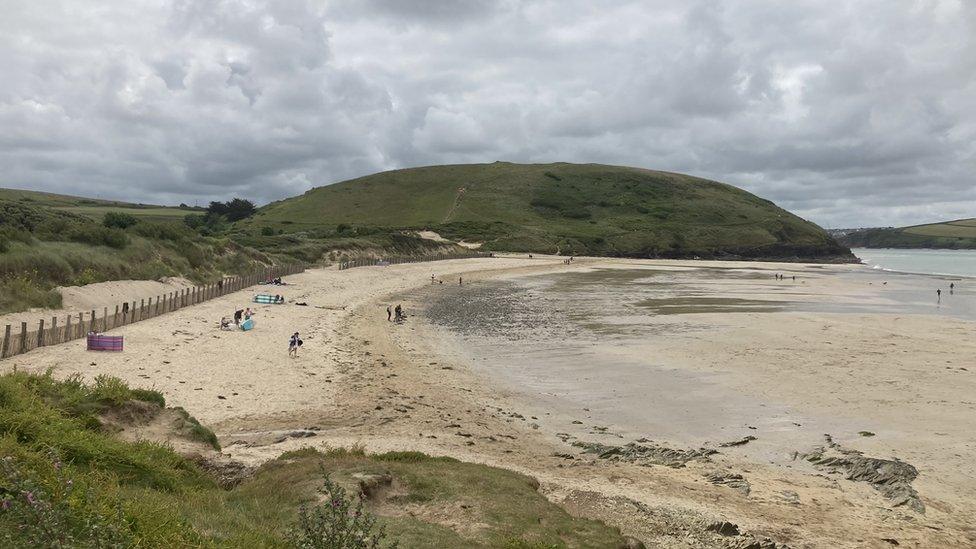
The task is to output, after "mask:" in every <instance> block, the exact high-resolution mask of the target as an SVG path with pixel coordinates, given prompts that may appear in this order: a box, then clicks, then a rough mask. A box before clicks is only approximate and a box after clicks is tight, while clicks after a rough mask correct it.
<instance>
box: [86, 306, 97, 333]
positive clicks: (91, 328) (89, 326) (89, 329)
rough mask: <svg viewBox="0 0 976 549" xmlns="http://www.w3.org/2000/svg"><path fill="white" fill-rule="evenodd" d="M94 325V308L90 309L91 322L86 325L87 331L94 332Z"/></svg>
mask: <svg viewBox="0 0 976 549" xmlns="http://www.w3.org/2000/svg"><path fill="white" fill-rule="evenodd" d="M96 326H97V325H96V324H95V309H92V317H91V324H89V325H88V331H89V332H95V331H97V330H95V327H96Z"/></svg>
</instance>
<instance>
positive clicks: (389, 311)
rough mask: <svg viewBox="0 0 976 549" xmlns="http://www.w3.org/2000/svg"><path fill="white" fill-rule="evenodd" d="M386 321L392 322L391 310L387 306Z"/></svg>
mask: <svg viewBox="0 0 976 549" xmlns="http://www.w3.org/2000/svg"><path fill="white" fill-rule="evenodd" d="M386 321H387V322H393V309H391V308H390V306H389V305H387V306H386Z"/></svg>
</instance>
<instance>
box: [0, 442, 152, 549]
mask: <svg viewBox="0 0 976 549" xmlns="http://www.w3.org/2000/svg"><path fill="white" fill-rule="evenodd" d="M46 465H48V466H47V467H46V469H48V474H47V475H46V476H47V477H48V478H47V479H42V478H40V477H39V476H38V475H37V474H36V473H35V474H31V473H32V472H29V471H25V470H24V468H23V467H22V466H20V465H18V464H17V463H16V462H14V460H13V458H11V457H5V458H2V459H0V483H2V486H3V488H4V492H5V493H4V494H3V496H0V525H3V526H5V527H0V541H2V542H3V544H4V546H5V547H128V546H131V545H132V543H133V540H132V536H131V535H130V534H129V532H128V531H127V529H126V528H125V521H124V520H123V517H122V510H121V508H119V507H118V506H116V507H115V509H114V513H113V512H108V513H106V512H104V510H102V509H99V508H98V507H97V506H93V505H79V504H78V503H79V502H86V503H87V502H91V500H92V499H93V495H92V494H91V493H90V491H89V489H88V486H87V484H85V483H81V482H75V480H74V479H73V478H71V477H70V476H69V475H68V474H67V472H66V471H65V469H64V467H63V466H62V465H61V463H60V461H59V460H57V458H54V459H51V460H50V462H49V463H48V464H46ZM44 480H48V482H44ZM100 511H101V512H100Z"/></svg>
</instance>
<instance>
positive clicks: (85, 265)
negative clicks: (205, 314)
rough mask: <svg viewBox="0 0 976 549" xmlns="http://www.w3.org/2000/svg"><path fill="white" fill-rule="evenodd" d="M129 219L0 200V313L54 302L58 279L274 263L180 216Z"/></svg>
mask: <svg viewBox="0 0 976 549" xmlns="http://www.w3.org/2000/svg"><path fill="white" fill-rule="evenodd" d="M133 220H134V224H133V225H131V226H127V227H125V228H119V227H107V226H105V224H103V223H100V222H96V221H93V220H91V219H89V218H87V217H84V216H80V215H74V214H69V213H65V212H63V211H59V210H56V209H53V208H50V207H45V206H36V205H28V204H23V203H21V202H10V201H4V200H0V313H2V312H16V311H21V310H24V309H27V308H31V307H45V308H54V307H58V306H59V305H60V299H61V298H60V295H59V294H58V293H57V292H56V291H54V288H55V287H56V286H79V285H84V284H91V283H94V282H103V281H108V280H119V279H135V280H157V279H159V278H162V277H167V276H182V277H186V278H188V279H190V280H192V281H193V282H196V283H205V282H213V281H215V280H218V279H219V278H220V277H222V276H230V275H235V274H244V273H248V272H252V271H254V270H256V269H258V268H261V267H262V266H264V265H269V264H273V263H276V262H278V260H277V259H275V257H273V256H270V255H268V254H265V253H263V252H260V251H258V250H254V249H251V248H248V247H246V246H242V245H240V244H237V243H236V242H234V241H232V240H231V239H230V238H228V237H226V236H203V235H201V234H199V233H198V232H196V231H194V230H192V229H190V228H189V227H187V226H186V225H185V224H183V223H182V222H160V221H147V220H145V219H140V218H138V217H134V218H133ZM282 261H295V260H294V259H292V258H287V257H284V258H282Z"/></svg>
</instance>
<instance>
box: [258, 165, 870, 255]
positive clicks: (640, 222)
mask: <svg viewBox="0 0 976 549" xmlns="http://www.w3.org/2000/svg"><path fill="white" fill-rule="evenodd" d="M251 223H252V224H253V225H255V226H265V227H269V228H270V229H271V230H282V231H284V232H286V233H288V232H300V231H308V230H314V229H316V228H321V227H334V226H337V225H343V226H350V227H372V228H390V229H432V230H435V231H437V232H439V233H440V234H442V235H443V236H446V237H449V238H452V239H455V240H464V241H468V242H480V243H483V245H484V248H483V249H486V250H499V251H525V252H549V253H562V254H564V255H571V254H572V255H583V254H587V255H604V256H633V257H693V256H700V257H728V258H732V257H746V258H749V257H756V258H759V257H762V258H773V257H776V258H794V257H802V258H807V259H845V258H846V259H852V256H849V251H848V250H847V249H846V248H844V247H843V246H840V245H839V244H837V242H835V241H834V240H833V239H832V238H831V237H830V236H828V235H827V234H826V233H825V232H824V231H823V229H821V228H820V227H818V226H816V225H814V224H813V223H810V222H808V221H805V220H803V219H801V218H799V217H797V216H795V215H793V214H791V213H789V212H787V211H786V210H783V209H782V208H779V207H777V206H776V205H775V204H773V203H772V202H770V201H768V200H764V199H762V198H759V197H757V196H755V195H753V194H750V193H748V192H746V191H743V190H742V189H738V188H736V187H733V186H731V185H726V184H724V183H719V182H716V181H709V180H705V179H700V178H696V177H691V176H687V175H682V174H675V173H667V172H656V171H651V170H643V169H638V168H627V167H620V166H605V165H598V164H567V163H557V164H531V165H527V164H511V163H507V162H495V163H493V164H470V165H454V166H431V167H425V168H412V169H405V170H395V171H390V172H383V173H379V174H375V175H370V176H366V177H361V178H358V179H353V180H350V181H344V182H341V183H336V184H334V185H328V186H325V187H319V188H316V189H312V190H310V191H308V192H307V193H305V194H304V195H302V196H298V197H295V198H289V199H287V200H282V201H279V202H274V203H272V204H269V205H268V206H265V207H264V208H261V209H260V210H259V211H258V213H257V214H256V215H255V216H254V217H253V218H252V220H251Z"/></svg>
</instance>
